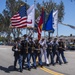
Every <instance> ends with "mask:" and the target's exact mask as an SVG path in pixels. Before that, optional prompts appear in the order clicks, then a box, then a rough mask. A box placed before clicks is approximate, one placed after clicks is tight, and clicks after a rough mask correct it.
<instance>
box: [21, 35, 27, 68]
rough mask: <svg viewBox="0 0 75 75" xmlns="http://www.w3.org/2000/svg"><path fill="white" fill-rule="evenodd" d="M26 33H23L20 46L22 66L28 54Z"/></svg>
mask: <svg viewBox="0 0 75 75" xmlns="http://www.w3.org/2000/svg"><path fill="white" fill-rule="evenodd" d="M27 39H28V38H27V35H24V40H22V41H21V46H22V48H21V49H22V50H23V61H22V67H24V62H25V59H26V58H27V56H28V40H27Z"/></svg>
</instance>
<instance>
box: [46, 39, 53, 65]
mask: <svg viewBox="0 0 75 75" xmlns="http://www.w3.org/2000/svg"><path fill="white" fill-rule="evenodd" d="M47 46H48V47H47V58H48V59H49V55H50V59H51V63H50V64H52V65H54V59H53V52H52V47H53V44H52V40H51V38H48V42H47Z"/></svg>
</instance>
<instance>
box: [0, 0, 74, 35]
mask: <svg viewBox="0 0 75 75" xmlns="http://www.w3.org/2000/svg"><path fill="white" fill-rule="evenodd" d="M5 1H6V0H0V13H2V11H3V9H5ZM23 1H25V0H23ZM42 1H43V0H36V3H37V2H39V3H40V4H41V3H42ZM44 1H49V0H44ZM53 1H54V2H56V3H57V4H59V3H60V1H61V0H53ZM62 1H63V3H64V7H65V10H64V12H65V15H64V19H63V21H62V22H63V23H65V24H70V25H74V26H75V2H74V1H73V2H71V0H62ZM27 3H28V4H29V5H32V4H33V3H34V0H27ZM23 34H24V32H23ZM70 34H72V35H75V30H74V29H72V28H70V27H68V26H64V25H61V24H58V36H60V35H64V36H69V35H70ZM53 35H54V36H56V35H57V29H55V32H54V34H53Z"/></svg>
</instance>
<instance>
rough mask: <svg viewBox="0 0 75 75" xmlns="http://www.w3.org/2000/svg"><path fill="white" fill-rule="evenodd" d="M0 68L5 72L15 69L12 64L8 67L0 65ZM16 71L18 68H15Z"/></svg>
mask: <svg viewBox="0 0 75 75" xmlns="http://www.w3.org/2000/svg"><path fill="white" fill-rule="evenodd" d="M0 70H2V71H4V72H6V73H10V72H12V71H15V70H14V66H9V67H8V68H6V67H3V66H0ZM16 71H18V69H17V70H16Z"/></svg>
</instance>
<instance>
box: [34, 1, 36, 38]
mask: <svg viewBox="0 0 75 75" xmlns="http://www.w3.org/2000/svg"><path fill="white" fill-rule="evenodd" d="M35 6H36V0H34V8H35ZM34 15H35V9H34ZM34 26H35V16H34ZM33 38H34V28H33Z"/></svg>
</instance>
